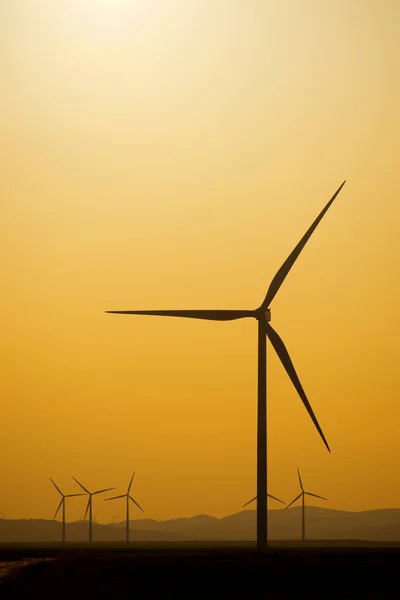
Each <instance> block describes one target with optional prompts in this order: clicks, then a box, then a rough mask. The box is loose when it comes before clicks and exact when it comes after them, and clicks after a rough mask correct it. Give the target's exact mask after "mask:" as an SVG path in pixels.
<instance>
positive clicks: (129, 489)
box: [128, 471, 135, 494]
mask: <svg viewBox="0 0 400 600" xmlns="http://www.w3.org/2000/svg"><path fill="white" fill-rule="evenodd" d="M134 477H135V471H133V475H132V477H131V480H130V482H129V485H128V494H129V492H130V491H131V485H132V481H133V478H134Z"/></svg>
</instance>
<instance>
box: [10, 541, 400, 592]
mask: <svg viewBox="0 0 400 600" xmlns="http://www.w3.org/2000/svg"><path fill="white" fill-rule="evenodd" d="M301 545H302V544H301V543H299V542H293V543H292V544H287V543H286V542H285V543H284V544H283V543H282V544H279V543H278V544H277V543H275V544H274V545H273V546H272V545H271V548H269V550H268V552H267V553H266V554H265V555H263V556H261V555H258V554H257V553H256V552H255V549H254V546H253V547H251V546H248V547H243V546H242V545H240V544H225V545H224V544H222V543H221V544H219V545H218V546H217V547H216V546H213V547H210V546H208V547H207V545H206V544H197V545H196V546H194V545H193V544H192V545H191V544H173V545H171V544H168V545H165V544H161V543H160V544H157V545H156V546H154V545H153V547H151V545H150V544H140V545H139V544H135V546H133V545H130V546H129V547H126V545H124V544H114V545H112V546H111V547H110V546H109V545H107V544H104V545H103V544H94V545H93V548H88V545H80V546H79V547H77V546H75V548H73V547H72V546H71V547H70V548H66V549H65V550H66V551H65V552H64V554H61V553H60V558H58V559H56V560H52V561H43V562H37V563H36V564H33V565H32V566H27V567H25V568H24V569H21V570H20V571H19V572H18V573H17V574H16V575H15V577H11V578H8V579H6V580H5V581H3V583H0V597H1V598H2V599H3V598H19V597H21V598H26V599H29V598H42V599H43V598H50V597H51V598H55V597H56V598H84V597H85V598H95V597H96V598H113V599H114V598H133V597H139V596H140V597H142V598H186V599H187V600H191V599H192V598H203V599H204V598H205V597H206V596H212V597H215V596H216V595H217V596H219V597H220V598H243V599H247V598H250V597H251V596H252V594H254V593H256V592H258V595H259V596H260V595H261V597H262V598H267V599H268V598H280V599H281V598H295V597H296V598H301V597H302V596H303V595H305V596H306V597H307V599H309V598H311V597H312V598H319V599H320V600H325V599H328V598H335V599H336V598H340V599H342V598H348V599H350V598H351V599H352V600H354V599H355V598H360V599H361V598H362V599H363V600H365V599H376V600H380V599H381V598H382V599H386V598H399V597H400V587H399V578H398V573H399V568H400V544H399V545H398V547H394V545H392V546H391V547H384V546H383V545H379V544H371V545H368V546H367V545H364V546H363V547H362V546H361V545H359V546H358V547H356V542H354V545H353V547H344V546H343V545H342V546H340V545H339V544H338V543H337V542H333V543H331V545H330V547H329V542H327V543H326V544H324V545H325V547H320V546H317V544H314V545H312V544H309V545H308V547H300V546H301ZM13 546H15V545H13ZM33 546H35V547H33ZM57 546H58V550H59V549H60V548H59V545H56V544H55V545H53V546H52V548H49V545H48V544H46V545H44V544H43V545H38V544H36V545H33V544H31V545H29V548H27V547H26V546H25V548H22V545H21V547H20V550H22V551H23V552H24V551H25V553H27V554H26V556H30V555H32V554H33V553H34V552H35V551H37V552H39V553H40V552H42V553H43V554H46V552H53V553H54V552H57ZM124 546H125V547H124Z"/></svg>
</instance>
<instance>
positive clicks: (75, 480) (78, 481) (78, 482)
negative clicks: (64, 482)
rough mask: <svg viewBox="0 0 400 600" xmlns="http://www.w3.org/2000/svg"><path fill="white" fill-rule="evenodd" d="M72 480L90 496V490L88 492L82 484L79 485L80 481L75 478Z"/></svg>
mask: <svg viewBox="0 0 400 600" xmlns="http://www.w3.org/2000/svg"><path fill="white" fill-rule="evenodd" d="M72 479H73V480H74V481H76V483H77V484H78V485H80V486H81V488H82V489H83V490H85V492H86V493H87V494H90V492H89V490H87V489H86V488H85V486H83V485H82V484H81V483H79V481H78V480H77V479H75V477H73V478H72Z"/></svg>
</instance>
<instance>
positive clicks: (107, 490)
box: [72, 477, 115, 542]
mask: <svg viewBox="0 0 400 600" xmlns="http://www.w3.org/2000/svg"><path fill="white" fill-rule="evenodd" d="M72 479H73V480H74V481H76V483H77V484H78V485H80V486H81V488H82V489H83V490H84V491H85V492H86V494H88V495H89V500H88V503H87V506H86V511H85V516H84V517H83V520H85V519H86V515H87V513H88V511H89V542H91V541H92V521H93V512H92V496H95V495H96V494H102V493H103V492H109V491H110V490H115V488H113V487H111V488H105V489H104V490H97V492H89V490H87V489H86V488H85V487H84V486H83V485H82V484H81V483H79V481H78V480H77V479H75V477H73V478H72ZM82 495H83V496H84V495H85V494H82ZM96 514H97V513H96Z"/></svg>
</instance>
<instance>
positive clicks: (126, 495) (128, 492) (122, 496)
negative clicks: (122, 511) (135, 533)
mask: <svg viewBox="0 0 400 600" xmlns="http://www.w3.org/2000/svg"><path fill="white" fill-rule="evenodd" d="M134 476H135V471H134V472H133V475H132V477H131V480H130V482H129V485H128V491H127V493H126V494H121V495H120V496H113V497H112V498H105V500H104V502H108V500H116V499H117V498H126V541H127V542H129V500H132V502H133V503H134V504H136V506H137V507H138V508H140V510H141V511H142V512H143V513H144V510H143V508H142V507H141V506H139V504H138V503H137V502H136V500H135V498H132V496H131V495H130V491H131V486H132V481H133V478H134Z"/></svg>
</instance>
